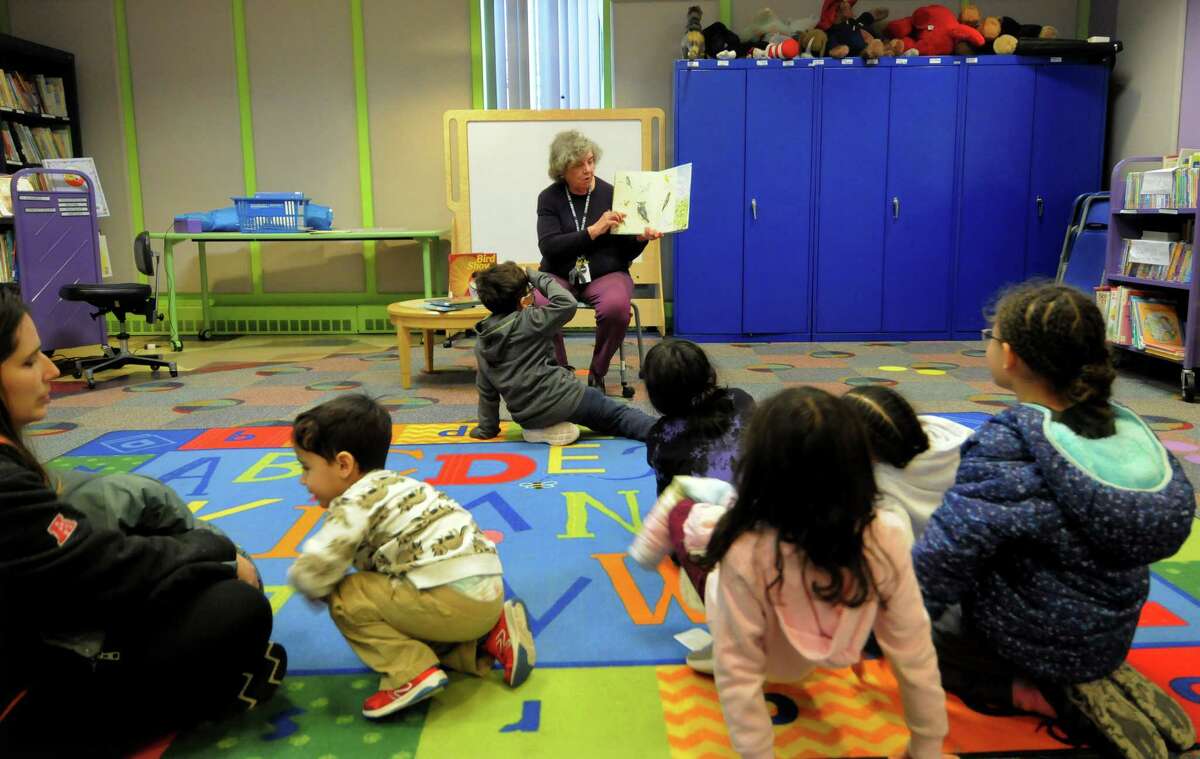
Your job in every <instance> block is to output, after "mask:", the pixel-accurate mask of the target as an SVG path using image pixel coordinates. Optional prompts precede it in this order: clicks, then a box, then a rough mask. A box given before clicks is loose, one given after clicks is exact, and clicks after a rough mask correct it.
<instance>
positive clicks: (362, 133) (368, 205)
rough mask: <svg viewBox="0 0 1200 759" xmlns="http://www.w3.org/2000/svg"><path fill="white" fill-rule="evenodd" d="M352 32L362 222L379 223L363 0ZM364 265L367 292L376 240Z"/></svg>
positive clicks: (355, 7) (373, 278)
mask: <svg viewBox="0 0 1200 759" xmlns="http://www.w3.org/2000/svg"><path fill="white" fill-rule="evenodd" d="M350 34H351V37H352V46H353V49H354V117H355V118H354V121H355V127H356V130H357V136H358V194H359V197H360V198H361V200H362V225H363V226H364V227H373V226H375V193H374V183H373V180H372V178H371V122H370V112H369V111H368V110H367V52H366V49H367V46H366V39H365V36H364V33H363V7H362V0H350ZM363 269H364V270H365V271H366V278H367V293H368V294H370V295H374V294H375V292H376V287H377V273H376V271H375V243H374V242H373V241H367V242H365V243H363Z"/></svg>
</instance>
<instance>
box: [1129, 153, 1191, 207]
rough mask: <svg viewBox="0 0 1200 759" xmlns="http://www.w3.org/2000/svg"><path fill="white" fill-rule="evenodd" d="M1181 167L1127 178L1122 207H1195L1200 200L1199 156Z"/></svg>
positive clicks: (1182, 163)
mask: <svg viewBox="0 0 1200 759" xmlns="http://www.w3.org/2000/svg"><path fill="white" fill-rule="evenodd" d="M1178 163H1180V165H1176V166H1174V167H1171V168H1162V169H1154V170H1152V171H1131V172H1130V173H1129V174H1128V175H1126V177H1125V197H1124V198H1123V199H1122V205H1121V207H1122V208H1142V209H1162V208H1195V207H1196V205H1197V202H1198V201H1200V153H1192V154H1190V155H1189V156H1188V157H1187V158H1186V159H1182V158H1181V159H1180V160H1179V161H1178Z"/></svg>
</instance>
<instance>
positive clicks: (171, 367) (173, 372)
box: [167, 362, 179, 377]
mask: <svg viewBox="0 0 1200 759" xmlns="http://www.w3.org/2000/svg"><path fill="white" fill-rule="evenodd" d="M167 371H169V372H171V376H172V377H178V376H179V370H178V369H177V368H175V362H171V363H170V364H169V365H168V366H167Z"/></svg>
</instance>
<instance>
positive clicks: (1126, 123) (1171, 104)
mask: <svg viewBox="0 0 1200 759" xmlns="http://www.w3.org/2000/svg"><path fill="white" fill-rule="evenodd" d="M1154 8H1155V12H1154V13H1146V12H1145V11H1146V9H1145V5H1144V4H1143V3H1141V2H1132V1H1131V0H1125V2H1122V3H1119V5H1118V8H1117V26H1116V38H1117V39H1119V40H1121V42H1122V43H1123V44H1124V46H1125V49H1124V51H1123V52H1122V53H1120V54H1119V55H1118V56H1117V65H1116V68H1115V69H1114V71H1113V92H1114V97H1113V100H1112V102H1111V104H1110V105H1111V108H1112V111H1111V113H1110V114H1109V124H1110V139H1109V161H1108V169H1107V170H1111V168H1112V165H1113V164H1114V163H1116V162H1117V161H1119V160H1120V159H1122V158H1124V157H1127V156H1131V155H1161V154H1164V153H1172V152H1174V151H1175V149H1176V147H1178V145H1177V138H1178V134H1179V93H1180V87H1181V80H1182V68H1183V40H1184V22H1185V19H1186V11H1187V6H1186V4H1185V2H1184V0H1154ZM1189 147H1200V146H1189Z"/></svg>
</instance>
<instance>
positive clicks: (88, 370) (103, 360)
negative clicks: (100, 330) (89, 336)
mask: <svg viewBox="0 0 1200 759" xmlns="http://www.w3.org/2000/svg"><path fill="white" fill-rule="evenodd" d="M133 261H134V264H135V265H136V266H137V268H138V271H140V272H141V273H142V274H145V275H146V276H147V277H150V276H154V289H153V290H151V289H150V285H143V284H138V283H135V282H126V283H120V284H116V283H113V284H106V283H92V282H77V283H75V284H73V285H63V286H62V288H61V289H59V291H58V297H60V298H62V299H63V300H70V301H77V302H83V303H88V304H90V305H92V306H94V307H95V308H96V313H94V314H92V318H93V319H99V318H101V317H102V316H104V315H105V314H107V313H109V312H111V313H112V314H113V315H114V316H116V317H117V322H118V323H119V324H120V326H121V331H120V332H119V333H117V339H118V340H119V341H120V343H121V344H120V347H118V348H111V347H109V346H107V345H104V346H101V349H102V350H103V351H104V355H102V356H94V357H92V358H77V359H74V360H72V361H71V373H72V374H73V375H74V376H75V377H76V378H79V377H86V378H87V384H88V387H89V388H95V387H96V380H95V373H96V372H102V371H105V370H107V369H119V368H120V367H122V366H129V365H134V366H148V367H150V371H152V372H157V371H158V370H159V369H161V368H163V367H164V366H165V367H166V368H167V369H168V370H170V372H171V376H172V377H178V376H179V370H178V369H176V368H175V362H174V361H164V360H163V358H162V356H161V355H159V356H136V355H134V354H133V353H132V352H131V351H130V350H129V332H127V331H126V328H125V315H126V314H134V315H136V316H142V317H144V318H145V319H146V322H147V323H149V324H154V323H155V322H157V321H158V320H159V319H162V314H159V313H158V312H157V306H158V277H157V276H156V269H157V267H156V266H155V262H154V251H153V250H152V249H151V248H150V235H149V233H148V232H142V233H141V234H139V235H138V236H137V238H136V239H135V240H134V241H133Z"/></svg>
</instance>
